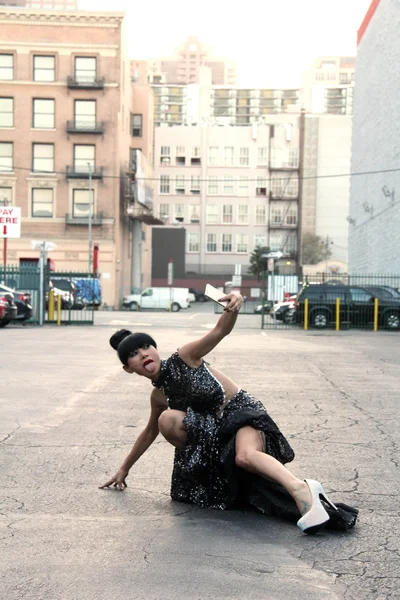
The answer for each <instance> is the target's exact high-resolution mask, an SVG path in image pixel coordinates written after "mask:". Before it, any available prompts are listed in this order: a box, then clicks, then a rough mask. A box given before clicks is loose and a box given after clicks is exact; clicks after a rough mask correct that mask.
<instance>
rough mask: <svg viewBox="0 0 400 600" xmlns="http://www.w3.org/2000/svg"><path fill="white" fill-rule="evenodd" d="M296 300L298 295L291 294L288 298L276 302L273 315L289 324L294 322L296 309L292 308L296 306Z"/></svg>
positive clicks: (272, 311)
mask: <svg viewBox="0 0 400 600" xmlns="http://www.w3.org/2000/svg"><path fill="white" fill-rule="evenodd" d="M295 300H296V295H294V296H289V297H288V299H287V300H284V301H283V302H278V303H277V304H274V306H273V307H272V308H271V312H270V315H271V317H272V318H274V319H277V320H278V321H283V322H284V323H287V324H288V325H289V324H292V323H294V311H293V310H292V309H293V308H294V302H295Z"/></svg>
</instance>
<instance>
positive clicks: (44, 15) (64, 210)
mask: <svg viewBox="0 0 400 600" xmlns="http://www.w3.org/2000/svg"><path fill="white" fill-rule="evenodd" d="M122 21H123V15H120V14H115V13H114V14H113V13H86V12H85V13H68V14H67V13H50V12H49V11H43V12H40V11H34V12H29V11H23V12H21V11H14V10H12V9H2V10H1V11H0V30H1V41H0V54H13V55H14V78H13V80H12V81H2V82H1V91H0V95H1V96H2V97H9V98H13V99H14V127H11V128H0V142H12V143H13V146H14V168H13V171H12V172H4V171H3V172H1V173H0V187H2V188H3V189H4V188H7V187H11V188H12V203H13V204H14V205H16V206H20V207H21V209H22V237H21V239H20V240H9V255H8V258H9V262H10V263H11V264H18V262H19V259H20V258H28V257H33V256H34V257H37V251H33V250H31V248H30V240H31V239H47V240H49V241H52V242H54V243H55V244H56V245H57V250H56V251H55V253H54V255H52V258H53V259H54V260H55V262H56V268H57V269H60V270H67V269H73V270H81V271H85V270H87V268H88V262H89V261H88V227H87V220H86V223H85V222H83V224H78V220H77V219H74V218H71V217H68V218H67V217H66V215H72V212H73V210H72V202H73V200H72V199H73V190H88V189H89V181H88V178H87V177H84V178H79V179H68V178H67V177H66V171H67V167H70V168H71V167H72V165H73V153H74V145H75V144H78V145H79V144H80V145H85V144H89V145H94V146H95V151H96V158H95V164H96V168H97V167H102V168H103V179H100V180H93V182H92V189H93V190H94V198H95V200H94V213H95V215H96V216H100V215H101V219H100V218H99V219H98V220H96V219H94V221H93V244H95V243H96V244H99V247H100V253H99V270H100V273H102V274H103V273H104V279H103V278H102V280H101V284H102V288H103V298H104V300H105V301H106V302H107V304H110V305H113V304H118V299H119V297H120V296H122V295H123V293H124V282H125V273H126V272H129V266H128V264H127V260H128V258H129V257H128V256H127V255H126V254H125V243H126V238H127V233H126V231H127V227H128V223H127V222H125V220H124V219H121V214H120V203H121V200H120V195H121V192H120V175H121V168H122V163H123V161H124V160H127V159H128V157H129V142H130V130H129V118H130V97H129V93H130V84H129V81H127V75H126V71H128V76H129V63H128V61H127V60H126V59H125V58H124V56H123V54H122V52H123V50H121V48H123V39H122V37H123V34H122ZM88 40H90V43H88ZM34 55H51V56H55V64H56V77H55V81H54V82H45V83H43V82H36V81H33V57H34ZM76 56H90V57H93V56H94V57H96V59H97V76H98V77H104V78H105V85H104V89H103V90H100V89H89V90H87V89H85V90H83V89H71V88H69V87H68V86H67V78H68V77H69V76H73V75H74V58H75V57H76ZM124 65H125V66H124ZM124 73H125V75H124ZM33 98H43V99H54V100H55V127H54V128H53V129H45V130H44V129H39V128H33V122H32V102H33ZM128 98H129V100H128ZM89 99H90V100H93V99H95V100H96V121H98V122H101V121H103V122H104V133H103V134H102V135H100V134H83V133H67V131H66V125H67V121H68V120H72V121H73V120H74V100H89ZM33 143H45V144H46V143H47V144H54V148H55V172H54V173H52V174H46V173H37V172H33V170H32V144H33ZM32 188H51V189H53V190H54V191H53V197H54V208H53V217H52V218H46V217H38V216H33V214H32ZM96 218H97V217H96ZM96 222H99V223H101V224H99V225H97V224H96Z"/></svg>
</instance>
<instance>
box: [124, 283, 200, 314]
mask: <svg viewBox="0 0 400 600" xmlns="http://www.w3.org/2000/svg"><path fill="white" fill-rule="evenodd" d="M122 306H123V307H124V308H129V309H130V310H141V309H143V310H145V309H146V308H148V309H151V308H152V309H165V310H172V311H173V312H177V311H178V310H180V309H181V308H189V306H190V303H189V288H169V287H149V288H146V289H145V290H143V292H142V293H141V294H131V295H130V296H125V297H124V298H123V300H122Z"/></svg>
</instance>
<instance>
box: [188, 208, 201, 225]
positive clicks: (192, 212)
mask: <svg viewBox="0 0 400 600" xmlns="http://www.w3.org/2000/svg"><path fill="white" fill-rule="evenodd" d="M189 221H190V222H191V223H199V222H200V207H199V206H198V205H197V204H189Z"/></svg>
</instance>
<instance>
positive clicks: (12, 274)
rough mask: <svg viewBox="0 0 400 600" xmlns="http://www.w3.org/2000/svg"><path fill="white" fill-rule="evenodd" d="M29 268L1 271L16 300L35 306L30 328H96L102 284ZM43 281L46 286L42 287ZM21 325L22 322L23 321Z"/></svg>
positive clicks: (0, 277) (88, 278) (83, 277)
mask: <svg viewBox="0 0 400 600" xmlns="http://www.w3.org/2000/svg"><path fill="white" fill-rule="evenodd" d="M43 271H44V272H43V279H42V280H41V275H40V268H39V265H38V266H36V265H34V266H32V265H30V266H29V267H15V266H6V267H4V266H3V267H0V282H1V283H2V284H3V285H5V286H7V287H9V288H11V289H12V290H13V291H14V297H15V299H16V300H19V299H22V298H24V299H27V301H28V303H29V304H30V305H31V306H32V316H31V318H29V319H27V320H25V321H23V322H25V323H30V324H39V323H40V322H41V321H42V320H43V323H47V324H55V325H92V324H93V322H94V314H93V313H94V310H96V308H97V307H98V306H99V305H100V304H101V295H100V293H99V285H98V281H97V280H96V279H95V278H94V277H93V275H91V274H90V273H81V272H71V271H67V272H64V271H50V270H49V268H48V267H45V268H44V270H43ZM41 281H42V285H41ZM20 322H21V320H20Z"/></svg>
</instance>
